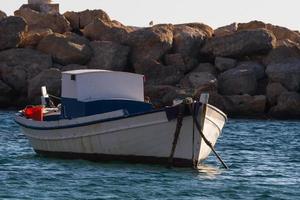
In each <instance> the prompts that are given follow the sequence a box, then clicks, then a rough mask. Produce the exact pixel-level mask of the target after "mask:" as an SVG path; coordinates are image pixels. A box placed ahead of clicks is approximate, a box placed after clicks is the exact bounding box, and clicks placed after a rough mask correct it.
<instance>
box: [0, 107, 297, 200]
mask: <svg viewBox="0 0 300 200" xmlns="http://www.w3.org/2000/svg"><path fill="white" fill-rule="evenodd" d="M12 118H13V112H1V111H0V199H172V200H173V199H300V121H259V120H230V121H229V123H228V124H227V125H226V127H225V129H224V132H223V136H222V137H221V138H220V139H219V142H218V144H217V146H216V149H217V151H218V152H219V153H220V154H221V156H222V157H223V159H224V160H226V162H227V164H228V165H229V167H230V170H223V169H222V167H221V166H220V165H219V163H218V162H217V161H216V159H215V157H214V156H213V155H210V157H209V159H208V160H207V161H206V162H205V165H204V166H202V167H201V168H202V169H200V170H199V171H196V170H192V169H187V168H186V169H182V168H174V169H167V168H165V167H164V166H158V165H142V164H126V163H95V162H89V161H83V160H61V159H49V158H43V157H40V156H37V155H36V154H35V153H34V151H33V150H32V149H31V147H30V146H29V144H28V141H27V139H26V138H25V137H24V136H23V135H22V133H21V132H20V130H19V127H18V126H17V125H16V124H15V123H14V122H13V120H12Z"/></svg>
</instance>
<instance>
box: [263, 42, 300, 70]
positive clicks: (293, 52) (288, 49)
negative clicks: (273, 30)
mask: <svg viewBox="0 0 300 200" xmlns="http://www.w3.org/2000/svg"><path fill="white" fill-rule="evenodd" d="M291 60H300V48H299V45H298V44H295V43H293V42H291V41H289V40H286V41H281V42H277V45H276V47H275V48H274V49H272V50H271V51H270V52H269V54H268V55H267V56H266V57H265V58H264V60H263V62H264V64H265V65H269V64H272V63H284V62H289V61H291Z"/></svg>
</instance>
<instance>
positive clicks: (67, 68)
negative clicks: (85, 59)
mask: <svg viewBox="0 0 300 200" xmlns="http://www.w3.org/2000/svg"><path fill="white" fill-rule="evenodd" d="M87 68H88V67H87V66H85V65H77V64H70V65H66V66H62V67H61V68H60V70H61V71H62V72H64V71H70V70H79V69H87Z"/></svg>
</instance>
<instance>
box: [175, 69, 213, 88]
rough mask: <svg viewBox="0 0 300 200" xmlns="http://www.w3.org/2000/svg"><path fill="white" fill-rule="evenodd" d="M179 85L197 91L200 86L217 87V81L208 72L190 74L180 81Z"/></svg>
mask: <svg viewBox="0 0 300 200" xmlns="http://www.w3.org/2000/svg"><path fill="white" fill-rule="evenodd" d="M180 85H181V87H183V88H194V89H197V88H199V87H202V86H204V85H205V86H207V85H209V86H212V87H217V79H216V77H215V76H214V75H212V74H211V73H209V72H191V73H189V74H187V75H186V76H185V77H184V78H183V79H182V80H181V81H180Z"/></svg>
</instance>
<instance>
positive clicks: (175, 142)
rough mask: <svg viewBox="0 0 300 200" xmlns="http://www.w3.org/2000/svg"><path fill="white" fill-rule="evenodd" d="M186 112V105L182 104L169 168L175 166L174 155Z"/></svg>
mask: <svg viewBox="0 0 300 200" xmlns="http://www.w3.org/2000/svg"><path fill="white" fill-rule="evenodd" d="M184 111H185V104H183V103H181V104H180V105H179V111H178V115H177V123H176V129H175V133H174V138H173V143H172V150H171V153H170V156H169V159H168V167H172V166H173V158H174V153H175V149H176V146H177V142H178V138H179V134H180V130H181V127H182V120H183V117H184Z"/></svg>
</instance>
